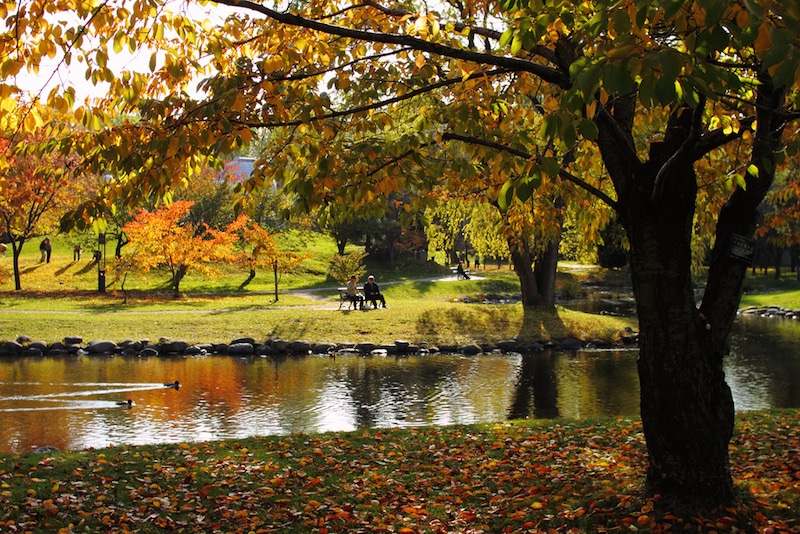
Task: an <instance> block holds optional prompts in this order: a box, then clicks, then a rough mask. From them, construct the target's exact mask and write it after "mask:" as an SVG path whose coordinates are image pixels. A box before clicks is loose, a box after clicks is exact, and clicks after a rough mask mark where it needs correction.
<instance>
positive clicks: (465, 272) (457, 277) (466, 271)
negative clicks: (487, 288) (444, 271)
mask: <svg viewBox="0 0 800 534" xmlns="http://www.w3.org/2000/svg"><path fill="white" fill-rule="evenodd" d="M450 272H451V273H453V276H455V277H456V279H458V280H461V279H462V276H461V274H460V273H459V272H458V267H450ZM469 273H470V270H469V269H464V274H466V275H467V276H469Z"/></svg>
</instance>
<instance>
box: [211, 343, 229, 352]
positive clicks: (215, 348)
mask: <svg viewBox="0 0 800 534" xmlns="http://www.w3.org/2000/svg"><path fill="white" fill-rule="evenodd" d="M209 352H211V354H228V344H227V343H215V344H214V345H212V347H211V350H210V351H209Z"/></svg>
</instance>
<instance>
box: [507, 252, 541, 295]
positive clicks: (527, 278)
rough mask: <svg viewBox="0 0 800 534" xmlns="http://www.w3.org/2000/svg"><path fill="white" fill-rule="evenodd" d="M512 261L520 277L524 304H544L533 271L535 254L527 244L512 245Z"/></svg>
mask: <svg viewBox="0 0 800 534" xmlns="http://www.w3.org/2000/svg"><path fill="white" fill-rule="evenodd" d="M510 248H511V263H512V265H513V266H514V271H515V272H516V273H517V278H519V287H520V291H521V292H522V305H523V306H543V305H544V301H543V300H542V295H541V294H540V293H539V286H538V285H537V284H536V276H535V275H534V273H533V254H532V253H531V251H530V249H529V248H528V247H527V245H524V244H523V245H519V246H511V247H510Z"/></svg>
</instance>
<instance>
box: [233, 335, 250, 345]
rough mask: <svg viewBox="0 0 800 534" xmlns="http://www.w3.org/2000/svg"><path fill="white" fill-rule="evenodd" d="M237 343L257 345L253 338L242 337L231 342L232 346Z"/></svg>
mask: <svg viewBox="0 0 800 534" xmlns="http://www.w3.org/2000/svg"><path fill="white" fill-rule="evenodd" d="M237 343H249V344H251V345H253V346H255V344H256V340H255V339H253V338H252V337H240V338H239V339H234V340H233V341H231V342H230V345H236V344H237Z"/></svg>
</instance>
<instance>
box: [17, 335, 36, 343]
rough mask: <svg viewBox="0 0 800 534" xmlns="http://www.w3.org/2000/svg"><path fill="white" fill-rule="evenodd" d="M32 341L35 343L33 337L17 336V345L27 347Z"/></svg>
mask: <svg viewBox="0 0 800 534" xmlns="http://www.w3.org/2000/svg"><path fill="white" fill-rule="evenodd" d="M31 341H33V339H32V338H31V336H17V343H19V344H20V345H25V344H27V343H30V342H31Z"/></svg>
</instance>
